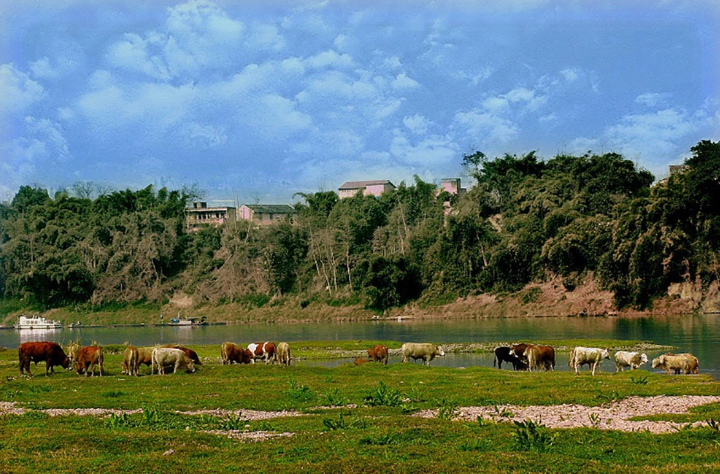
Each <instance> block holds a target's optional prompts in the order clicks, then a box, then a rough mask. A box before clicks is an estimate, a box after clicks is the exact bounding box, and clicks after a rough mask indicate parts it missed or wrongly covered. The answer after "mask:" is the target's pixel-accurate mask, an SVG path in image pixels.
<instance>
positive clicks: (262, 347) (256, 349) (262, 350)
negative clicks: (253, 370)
mask: <svg viewBox="0 0 720 474" xmlns="http://www.w3.org/2000/svg"><path fill="white" fill-rule="evenodd" d="M247 348H248V350H249V351H250V352H251V353H252V355H253V359H252V363H253V364H254V363H255V359H264V360H265V365H267V364H268V363H270V362H272V363H275V343H274V342H256V343H252V344H248V346H247Z"/></svg>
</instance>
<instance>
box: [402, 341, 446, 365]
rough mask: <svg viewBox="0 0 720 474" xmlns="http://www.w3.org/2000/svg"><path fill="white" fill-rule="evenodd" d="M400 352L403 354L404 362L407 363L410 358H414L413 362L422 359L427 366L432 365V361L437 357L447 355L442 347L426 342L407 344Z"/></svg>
mask: <svg viewBox="0 0 720 474" xmlns="http://www.w3.org/2000/svg"><path fill="white" fill-rule="evenodd" d="M400 351H401V352H402V361H403V362H407V361H408V358H410V357H412V359H413V360H418V359H422V360H423V361H425V365H430V361H431V360H433V359H434V358H435V357H436V356H444V355H445V351H443V350H442V347H440V346H436V345H435V344H429V343H424V342H422V343H415V342H406V343H405V344H403V345H402V348H401V349H400Z"/></svg>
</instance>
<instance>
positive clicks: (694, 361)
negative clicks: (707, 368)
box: [678, 352, 700, 374]
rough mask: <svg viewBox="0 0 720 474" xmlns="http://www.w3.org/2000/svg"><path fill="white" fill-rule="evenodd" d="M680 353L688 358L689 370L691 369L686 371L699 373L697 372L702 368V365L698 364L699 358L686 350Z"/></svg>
mask: <svg viewBox="0 0 720 474" xmlns="http://www.w3.org/2000/svg"><path fill="white" fill-rule="evenodd" d="M678 355H679V356H683V357H685V358H686V359H687V361H688V370H689V371H690V372H686V373H692V374H697V373H698V370H699V369H700V366H699V365H698V358H697V357H695V356H694V355H692V354H690V353H689V352H684V353H682V354H678Z"/></svg>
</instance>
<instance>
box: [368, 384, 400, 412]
mask: <svg viewBox="0 0 720 474" xmlns="http://www.w3.org/2000/svg"><path fill="white" fill-rule="evenodd" d="M365 403H367V404H368V405H370V406H374V407H378V406H385V407H397V406H400V405H401V404H402V403H403V400H402V395H401V394H400V391H399V390H397V389H394V388H388V386H387V385H385V382H380V385H379V386H378V388H376V389H375V390H373V391H372V392H370V393H369V394H368V395H367V396H366V397H365Z"/></svg>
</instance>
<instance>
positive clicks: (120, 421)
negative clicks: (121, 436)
mask: <svg viewBox="0 0 720 474" xmlns="http://www.w3.org/2000/svg"><path fill="white" fill-rule="evenodd" d="M105 426H106V427H108V428H110V429H113V430H116V429H119V428H125V427H127V426H130V417H129V416H127V413H124V412H121V413H119V414H116V413H112V414H110V416H108V417H107V418H105Z"/></svg>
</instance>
